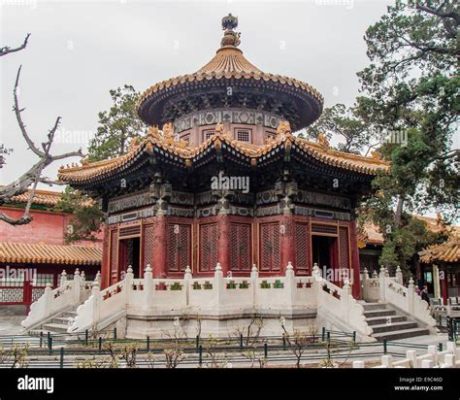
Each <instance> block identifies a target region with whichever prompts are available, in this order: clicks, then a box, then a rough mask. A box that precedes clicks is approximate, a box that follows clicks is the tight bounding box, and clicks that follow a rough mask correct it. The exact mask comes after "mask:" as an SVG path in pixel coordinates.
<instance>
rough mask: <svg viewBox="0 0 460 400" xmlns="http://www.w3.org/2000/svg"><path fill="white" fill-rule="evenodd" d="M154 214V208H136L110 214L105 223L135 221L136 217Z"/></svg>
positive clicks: (146, 216)
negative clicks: (126, 211) (130, 210)
mask: <svg viewBox="0 0 460 400" xmlns="http://www.w3.org/2000/svg"><path fill="white" fill-rule="evenodd" d="M154 215H155V212H154V208H153V207H149V208H144V209H142V210H137V211H133V212H129V213H123V214H117V215H110V216H109V217H108V218H107V224H108V225H112V224H119V223H120V222H127V221H135V220H137V219H142V218H149V217H153V216H154Z"/></svg>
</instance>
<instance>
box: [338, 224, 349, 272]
mask: <svg viewBox="0 0 460 400" xmlns="http://www.w3.org/2000/svg"><path fill="white" fill-rule="evenodd" d="M339 251H340V260H339V267H340V268H350V267H351V266H350V257H349V255H350V253H349V246H348V228H346V227H344V226H341V227H340V228H339Z"/></svg>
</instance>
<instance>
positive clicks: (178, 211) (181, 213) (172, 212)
mask: <svg viewBox="0 0 460 400" xmlns="http://www.w3.org/2000/svg"><path fill="white" fill-rule="evenodd" d="M194 214H195V213H194V210H193V208H182V207H173V206H169V207H168V212H167V215H168V216H173V217H186V218H193V216H194Z"/></svg>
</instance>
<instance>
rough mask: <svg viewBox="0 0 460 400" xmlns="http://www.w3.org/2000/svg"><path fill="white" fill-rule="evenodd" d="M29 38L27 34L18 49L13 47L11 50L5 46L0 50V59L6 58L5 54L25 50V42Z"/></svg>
mask: <svg viewBox="0 0 460 400" xmlns="http://www.w3.org/2000/svg"><path fill="white" fill-rule="evenodd" d="M29 37H30V33H28V34H27V35H26V37H25V39H24V42H23V43H22V44H21V45H20V46H18V47H15V48H13V49H12V48H11V47H8V46H5V47H1V48H0V57H2V56H6V55H7V54H9V53H14V52H16V51H20V50H23V49H25V48H26V46H27V42H28V41H29Z"/></svg>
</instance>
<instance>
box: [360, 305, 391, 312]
mask: <svg viewBox="0 0 460 400" xmlns="http://www.w3.org/2000/svg"><path fill="white" fill-rule="evenodd" d="M363 308H364V311H378V310H386V309H387V308H386V304H385V303H364V304H363Z"/></svg>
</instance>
